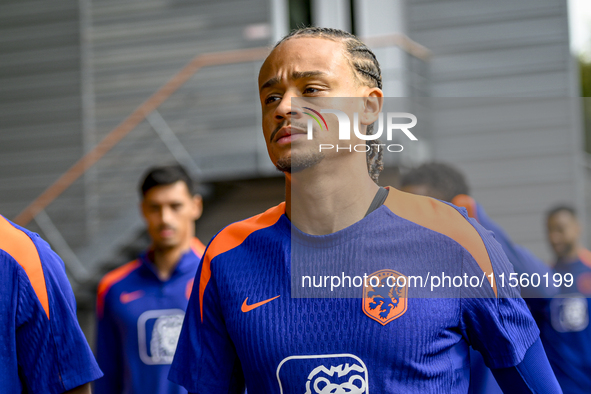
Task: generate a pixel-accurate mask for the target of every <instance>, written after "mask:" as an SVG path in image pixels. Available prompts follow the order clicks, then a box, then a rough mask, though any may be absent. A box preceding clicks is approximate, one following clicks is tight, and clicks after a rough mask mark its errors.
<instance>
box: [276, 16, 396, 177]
mask: <svg viewBox="0 0 591 394" xmlns="http://www.w3.org/2000/svg"><path fill="white" fill-rule="evenodd" d="M293 37H315V38H325V39H328V40H333V41H342V42H343V44H344V46H345V54H346V55H347V60H348V61H349V63H350V65H351V68H352V69H353V70H354V72H355V73H354V75H355V77H356V78H358V79H359V81H360V82H361V83H363V84H364V85H367V86H369V87H377V88H379V89H381V88H382V71H381V69H380V63H378V59H376V56H375V55H374V53H373V52H372V50H371V49H369V47H368V46H367V45H365V44H364V43H363V42H362V41H361V40H359V39H358V38H357V37H356V36H354V35H353V34H351V33H348V32H346V31H344V30H340V29H332V28H327V27H303V28H299V29H295V30H293V31H292V32H291V33H289V34H288V35H287V36H285V37H283V38H282V39H281V41H279V42H278V43H277V45H275V48H277V47H278V46H279V45H280V44H281V43H283V42H284V41H286V40H289V39H290V38H293ZM373 133H374V130H373V125H369V126H367V134H368V135H369V134H373ZM366 144H368V145H369V149H368V151H367V170H368V172H369V175H370V176H371V179H373V180H374V182H376V183H378V177H379V176H380V172H381V171H382V170H383V169H384V164H383V160H382V159H383V149H379V144H381V142H380V141H379V140H377V139H376V140H372V141H367V142H366Z"/></svg>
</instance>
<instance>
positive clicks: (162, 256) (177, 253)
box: [152, 237, 192, 281]
mask: <svg viewBox="0 0 591 394" xmlns="http://www.w3.org/2000/svg"><path fill="white" fill-rule="evenodd" d="M191 239H192V237H191V238H190V239H188V240H186V241H185V242H183V243H181V244H179V245H177V246H174V247H171V248H154V255H153V256H154V258H153V261H152V262H153V263H154V267H155V268H156V272H157V274H158V277H159V278H160V280H163V281H166V280H168V279H170V277H171V276H172V273H173V272H174V270H175V268H176V266H177V265H178V264H179V261H180V260H181V257H182V256H183V255H184V254H185V253H186V252H187V251H188V250H189V248H190V247H191Z"/></svg>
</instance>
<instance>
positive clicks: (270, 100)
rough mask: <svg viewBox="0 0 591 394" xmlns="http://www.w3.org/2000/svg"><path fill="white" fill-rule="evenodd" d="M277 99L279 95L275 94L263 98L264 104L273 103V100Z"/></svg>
mask: <svg viewBox="0 0 591 394" xmlns="http://www.w3.org/2000/svg"><path fill="white" fill-rule="evenodd" d="M277 100H279V97H277V96H269V97H267V98H266V99H265V104H271V103H274V102H275V101H277Z"/></svg>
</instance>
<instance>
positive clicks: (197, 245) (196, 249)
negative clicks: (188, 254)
mask: <svg viewBox="0 0 591 394" xmlns="http://www.w3.org/2000/svg"><path fill="white" fill-rule="evenodd" d="M191 248H192V249H193V253H195V254H196V255H197V256H198V257H200V258H201V257H203V253H204V252H205V245H203V242H201V241H200V240H199V238H196V237H195V238H193V239H192V240H191Z"/></svg>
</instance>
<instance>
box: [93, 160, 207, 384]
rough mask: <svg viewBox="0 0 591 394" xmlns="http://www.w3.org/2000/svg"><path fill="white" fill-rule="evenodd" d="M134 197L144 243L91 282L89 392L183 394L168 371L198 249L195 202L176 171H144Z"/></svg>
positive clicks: (184, 177)
mask: <svg viewBox="0 0 591 394" xmlns="http://www.w3.org/2000/svg"><path fill="white" fill-rule="evenodd" d="M140 193H141V212H142V215H143V218H144V220H145V222H146V224H147V227H148V233H149V235H150V238H151V240H152V244H151V246H150V248H149V249H148V250H146V251H145V252H144V253H142V254H141V255H140V256H139V257H138V258H137V259H136V260H134V261H132V262H130V263H127V264H125V265H123V266H121V267H119V268H117V269H115V270H113V271H111V272H110V273H108V274H107V275H105V277H104V278H103V279H102V281H101V282H100V284H99V287H98V296H97V318H98V333H97V358H98V362H99V365H100V366H101V367H102V368H103V371H104V373H105V376H104V378H102V379H100V380H99V381H97V383H96V393H97V394H120V393H123V392H125V393H130V394H131V393H135V394H145V393H153V394H181V393H183V394H184V393H187V391H186V390H185V389H183V388H182V387H180V386H177V385H175V384H173V383H172V382H169V381H168V372H169V369H170V363H171V362H172V359H173V356H174V353H175V350H176V345H177V342H178V337H179V333H180V330H181V326H182V323H183V318H184V315H185V309H186V307H187V303H188V300H189V295H190V294H191V290H192V288H193V279H194V277H195V273H196V271H197V267H198V265H199V261H200V259H201V256H202V255H203V252H204V250H205V246H204V245H203V244H202V243H201V242H200V241H199V240H198V239H197V238H195V220H197V219H198V218H199V217H200V216H201V212H202V200H201V196H200V195H198V194H196V185H195V184H194V182H193V180H192V179H191V178H190V177H189V176H188V175H187V172H186V171H185V169H184V168H183V167H181V166H178V165H175V166H165V167H155V168H152V169H150V170H149V171H148V172H147V174H146V175H145V176H144V178H143V181H142V183H141V185H140Z"/></svg>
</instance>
